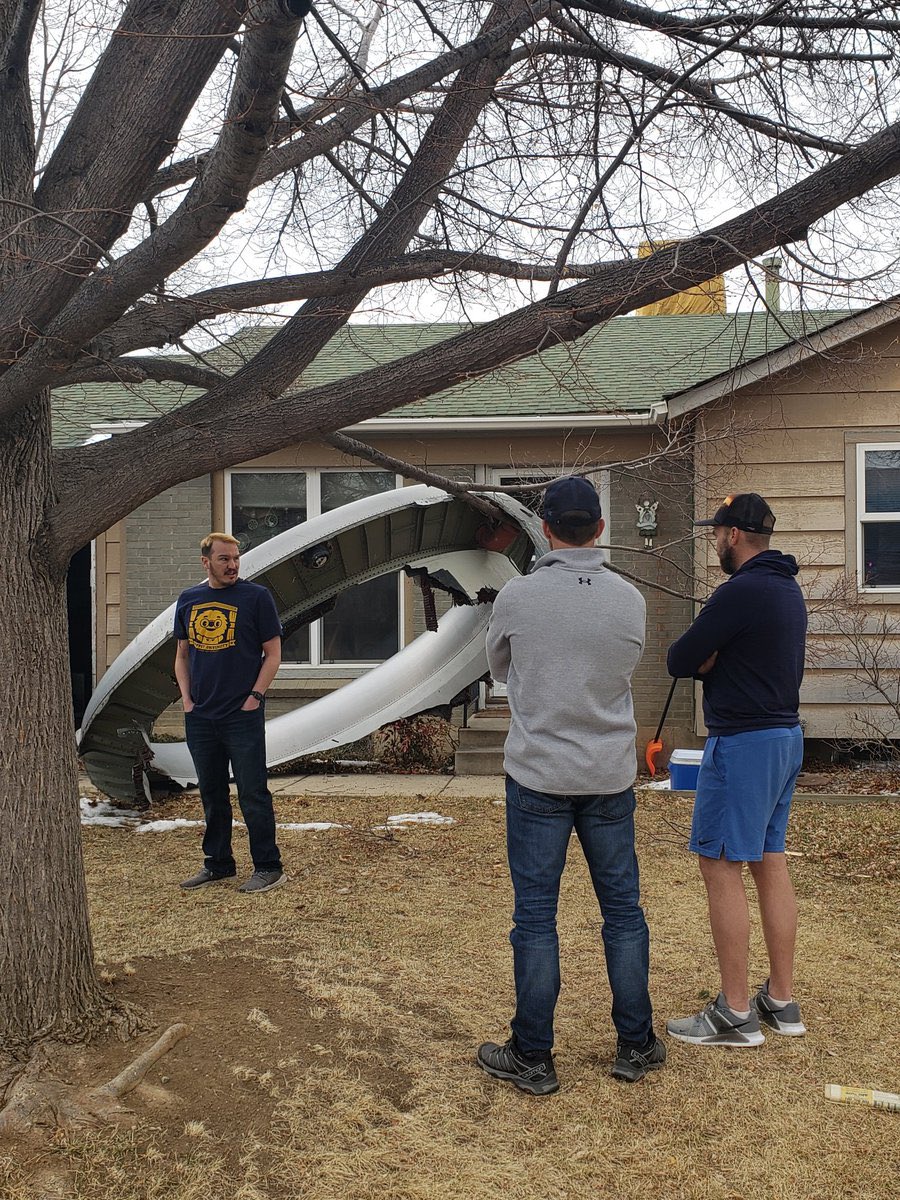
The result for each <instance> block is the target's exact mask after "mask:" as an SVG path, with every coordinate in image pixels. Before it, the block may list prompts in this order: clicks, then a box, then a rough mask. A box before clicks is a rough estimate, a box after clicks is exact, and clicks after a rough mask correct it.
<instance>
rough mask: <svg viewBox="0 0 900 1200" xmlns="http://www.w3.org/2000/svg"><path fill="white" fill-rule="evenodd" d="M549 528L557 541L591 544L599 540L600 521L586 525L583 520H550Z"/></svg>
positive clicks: (576, 544) (572, 544) (571, 543)
mask: <svg viewBox="0 0 900 1200" xmlns="http://www.w3.org/2000/svg"><path fill="white" fill-rule="evenodd" d="M547 528H548V529H549V530H550V532H551V533H552V534H553V536H554V537H555V538H556V539H557V541H560V542H566V543H567V544H568V545H569V546H589V545H590V544H591V543H592V542H595V541H596V540H597V534H598V533H599V531H600V522H599V521H591V522H590V524H588V525H585V524H583V523H582V522H579V523H578V524H575V523H570V522H568V521H548V522H547Z"/></svg>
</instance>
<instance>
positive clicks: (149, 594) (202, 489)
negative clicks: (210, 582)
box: [125, 475, 211, 640]
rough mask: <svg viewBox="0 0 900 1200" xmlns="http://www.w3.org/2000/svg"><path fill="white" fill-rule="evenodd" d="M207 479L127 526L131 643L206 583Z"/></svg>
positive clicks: (173, 492) (172, 491) (166, 497)
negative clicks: (175, 603)
mask: <svg viewBox="0 0 900 1200" xmlns="http://www.w3.org/2000/svg"><path fill="white" fill-rule="evenodd" d="M210 522H211V508H210V486H209V476H208V475H204V476H202V477H201V478H199V479H192V480H190V481H189V482H188V483H180V484H178V486H177V487H173V488H169V490H168V491H167V492H163V493H162V495H161V496H156V497H155V498H154V499H153V500H148V502H147V503H146V504H142V505H141V507H140V508H138V509H136V510H135V511H134V512H133V513H131V514H130V515H129V516H128V518H127V519H126V522H125V527H126V536H125V562H126V571H125V579H126V581H127V595H128V604H127V608H126V629H127V633H128V639H129V640H130V639H131V638H133V637H135V636H136V635H137V634H139V633H140V631H141V630H142V629H143V628H144V626H145V625H147V624H148V623H149V622H150V621H152V620H153V618H154V617H156V616H158V615H159V614H160V613H161V612H162V611H163V609H164V608H167V607H168V606H169V605H170V604H171V603H172V601H173V600H174V599H175V597H176V596H177V595H178V593H179V592H180V591H181V590H182V589H183V588H186V587H190V585H191V584H193V583H199V582H200V581H201V580H202V579H203V569H202V567H201V565H200V540H201V538H203V537H204V535H205V534H207V533H209V531H210Z"/></svg>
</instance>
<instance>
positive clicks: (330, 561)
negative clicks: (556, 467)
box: [79, 485, 546, 799]
mask: <svg viewBox="0 0 900 1200" xmlns="http://www.w3.org/2000/svg"><path fill="white" fill-rule="evenodd" d="M492 499H494V500H495V502H496V503H497V504H498V506H499V507H501V508H502V509H503V510H504V512H506V513H507V514H508V516H509V517H510V522H509V524H510V533H509V535H508V536H507V537H501V538H500V539H497V538H495V537H494V536H493V533H494V532H495V531H492V529H491V527H490V526H489V524H488V523H487V522H486V521H485V519H484V518H483V517H482V516H481V514H479V513H478V512H477V511H476V510H475V509H473V508H472V507H471V506H470V505H467V504H464V503H463V502H462V501H459V500H457V499H455V498H453V497H451V496H449V495H448V494H447V493H446V492H443V491H441V490H440V489H438V488H431V487H427V486H424V485H417V486H415V487H408V488H398V489H397V490H395V491H393V492H384V493H380V494H378V495H375V496H367V497H365V498H364V499H362V500H357V501H354V502H353V503H351V504H346V505H343V506H342V507H340V508H338V509H335V510H333V511H332V512H330V513H325V514H323V515H322V516H320V517H315V518H313V519H312V520H311V521H307V522H305V523H304V524H303V525H299V526H297V527H295V528H294V529H290V530H286V531H285V532H284V533H282V534H279V535H278V536H276V537H274V538H272V539H271V540H270V541H268V542H265V543H264V544H263V545H261V546H259V547H257V548H256V549H254V550H251V551H249V552H248V553H247V554H246V555H244V556H243V557H242V560H241V575H242V577H243V578H245V579H252V580H254V581H255V582H257V583H261V584H263V585H265V586H266V587H268V588H269V590H270V591H271V592H272V595H273V597H274V598H275V603H276V605H277V607H278V611H279V615H280V616H281V619H282V623H283V625H284V628H285V634H286V635H289V634H290V633H292V632H293V631H294V630H295V629H297V628H299V627H300V626H302V625H303V624H305V623H308V622H309V621H311V620H314V619H315V617H316V616H317V615H318V614H319V613H320V612H321V611H322V610H323V608H324V607H325V606H327V605H328V604H329V603H330V602H332V601H333V600H334V598H335V597H336V596H337V595H339V594H340V593H341V592H342V591H344V590H345V589H346V588H349V587H352V586H353V585H354V584H357V583H361V582H363V581H364V580H366V579H372V578H375V577H376V576H378V575H383V574H386V573H388V572H390V571H393V570H398V569H400V568H402V567H406V566H410V567H425V568H426V570H427V571H428V572H429V573H433V572H434V571H437V570H444V571H449V573H450V575H451V576H453V577H454V578H455V580H456V581H457V582H458V583H459V584H460V587H461V590H462V592H464V593H465V594H466V595H468V597H469V598H470V599H471V600H474V599H475V598H476V596H477V593H478V591H479V590H480V589H481V588H482V587H487V588H493V589H497V588H498V587H500V586H502V584H503V583H504V582H505V581H506V579H508V578H510V577H511V576H512V575H514V574H516V573H517V572H521V571H523V570H525V569H526V568H527V565H528V563H529V561H530V560H531V557H532V555H533V554H534V552H535V550H538V551H543V550H544V549H545V548H546V542H545V541H544V537H543V534H542V532H541V527H540V522H539V520H538V519H537V518H536V517H535V516H534V514H533V513H532V512H531V511H530V510H529V509H527V508H525V507H524V506H523V505H521V504H519V503H518V501H516V500H513V499H512V498H511V497H509V496H506V495H504V494H502V493H495V494H494V495H493V496H492ZM503 542H508V543H509V544H508V545H503ZM495 543H496V544H497V545H498V546H500V545H502V550H491V549H483V548H482V547H484V546H491V545H493V544H495ZM489 608H490V606H489V605H487V604H483V605H476V606H474V607H469V606H463V607H460V608H455V609H453V610H452V611H451V612H449V613H448V614H447V615H446V616H445V617H444V618H443V619H442V620H441V622H440V624H439V627H438V631H437V632H436V633H426V634H423V635H422V636H421V637H419V638H417V639H416V641H415V642H413V643H412V644H411V645H409V646H407V647H405V648H404V649H403V650H401V651H400V652H399V653H398V654H396V655H394V656H393V657H392V658H390V659H388V660H387V661H386V662H385V663H383V664H381V665H380V666H378V667H375V668H373V669H372V670H371V671H369V672H367V674H366V675H365V676H363V677H361V678H360V679H357V680H355V681H353V683H350V684H347V685H346V686H345V687H343V688H341V689H340V691H339V692H336V693H333V694H331V695H329V696H325V697H323V698H322V699H321V700H317V701H315V702H313V703H312V704H309V705H306V706H304V707H303V708H301V709H298V710H295V711H294V712H292V713H288V714H285V715H284V716H282V717H276V718H273V720H271V721H269V722H268V723H267V748H268V749H267V757H268V761H269V763H270V765H273V766H274V765H276V764H277V763H281V762H286V761H289V760H290V759H292V758H296V757H299V756H300V755H302V754H309V753H316V752H317V751H320V750H322V749H325V748H326V747H334V746H338V745H343V744H345V743H347V742H351V741H355V740H356V739H357V738H359V737H363V736H364V735H365V734H366V733H370V732H372V731H373V730H374V729H377V728H378V727H379V726H380V725H382V724H385V723H387V722H388V721H392V720H396V719H398V718H399V717H401V716H411V715H413V714H414V713H416V712H421V711H422V710H423V709H426V708H431V707H434V706H435V705H438V704H444V703H447V702H448V701H449V700H450V699H452V698H453V696H455V695H456V694H458V692H460V691H461V690H462V689H463V688H464V687H466V686H467V685H468V684H469V683H471V682H473V681H474V680H475V679H478V678H479V677H480V676H481V675H483V674H484V672H485V671H486V669H487V664H486V661H485V659H484V631H485V628H486V625H487V620H488V617H489ZM174 615H175V606H174V604H173V605H170V607H169V608H167V609H166V610H165V612H163V613H161V614H160V615H159V616H158V617H156V618H155V619H154V620H153V621H152V622H151V623H150V624H149V625H148V626H147V627H146V628H145V629H143V630H142V631H141V632H140V633H139V634H138V635H137V637H136V638H135V639H134V640H133V641H132V642H131V643H130V644H129V645H128V646H126V648H125V649H124V650H123V651H122V653H121V654H120V655H119V657H118V658H117V659H116V661H115V662H114V663H113V664H112V666H111V667H110V668H109V670H108V671H107V672H106V674H105V675H104V676H103V678H102V679H101V680H100V682H99V684H98V686H97V689H96V691H95V692H94V695H93V696H92V697H91V702H90V704H89V705H88V708H87V710H86V712H85V715H84V721H83V724H82V729H81V731H80V734H79V746H80V753H81V755H82V758H83V760H84V762H85V765H86V767H87V770H88V772H89V774H90V776H91V779H92V781H93V782H94V784H95V785H96V786H97V787H98V788H100V790H101V791H104V792H106V793H107V794H109V795H112V796H116V797H118V798H121V799H130V798H133V797H134V796H135V795H136V794H137V795H147V796H149V787H148V782H147V770H148V769H153V770H155V771H158V772H160V773H161V774H163V775H165V776H168V777H169V778H170V779H174V780H176V781H183V782H190V781H193V779H194V775H193V767H192V765H190V756H189V755H188V753H187V747H186V746H185V745H184V744H183V743H171V744H170V743H157V744H153V743H151V742H150V734H151V730H152V728H153V724H154V722H155V721H156V719H157V718H158V717H159V716H160V714H161V713H162V712H163V711H164V710H165V709H166V708H168V707H169V705H170V704H172V703H173V702H174V701H175V700H177V699H178V687H177V684H176V683H175V677H174V670H173V664H174V655H175V639H174V637H173V634H172V626H173V621H174ZM451 618H452V619H451ZM420 643H421V645H420ZM410 681H414V685H413V686H410ZM450 689H452V690H450Z"/></svg>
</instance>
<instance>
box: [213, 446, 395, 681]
mask: <svg viewBox="0 0 900 1200" xmlns="http://www.w3.org/2000/svg"><path fill="white" fill-rule="evenodd" d="M226 480H227V483H226V503H227V507H228V513H229V519H230V532H232V533H233V534H234V536H235V537H236V538H237V539H238V541H239V542H240V546H241V550H242V552H243V551H246V550H250V549H252V548H253V547H254V546H259V545H261V544H262V543H263V542H266V541H268V540H269V538H271V537H274V536H275V534H277V533H283V532H284V531H285V530H286V529H293V528H294V526H296V525H300V524H302V523H303V522H304V521H305V520H307V518H309V517H315V516H318V515H319V514H320V513H325V512H332V511H333V510H334V509H336V508H340V507H341V505H343V504H349V503H350V502H351V501H352V500H360V499H362V498H363V497H365V496H374V495H377V494H378V493H379V492H389V491H392V490H393V489H394V488H395V487H399V486H400V484H401V480H400V479H399V477H398V476H396V475H394V474H392V473H391V472H390V471H374V470H372V471H367V470H357V471H338V470H335V471H331V470H308V471H294V470H284V469H281V470H269V471H242V470H236V471H230V472H228V474H227V476H226ZM401 594H402V591H401V587H400V579H399V576H398V574H397V573H396V572H393V573H391V574H389V575H382V576H380V577H379V578H378V579H370V580H367V581H366V582H365V583H361V584H358V585H357V586H356V587H353V588H349V589H348V590H347V591H345V592H342V593H341V594H340V595H339V596H338V598H337V603H336V604H335V606H334V608H333V609H332V610H331V612H329V613H327V614H326V615H325V616H324V617H323V618H322V619H321V620H319V621H313V622H312V623H311V624H310V625H308V626H305V627H304V628H303V629H298V630H297V632H296V633H294V634H292V635H291V636H290V637H289V638H286V639H285V642H284V646H283V647H282V656H283V659H284V662H285V663H286V664H291V663H295V664H300V665H303V666H312V667H318V666H331V665H333V664H335V663H346V664H362V663H375V662H382V661H383V660H384V659H386V658H390V657H391V655H392V654H396V652H397V650H398V649H399V648H400V598H401Z"/></svg>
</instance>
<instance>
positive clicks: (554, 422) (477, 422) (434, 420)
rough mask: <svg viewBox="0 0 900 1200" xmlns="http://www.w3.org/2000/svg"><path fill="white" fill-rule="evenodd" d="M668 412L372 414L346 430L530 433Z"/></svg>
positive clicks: (659, 407) (637, 421) (629, 421)
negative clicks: (543, 414)
mask: <svg viewBox="0 0 900 1200" xmlns="http://www.w3.org/2000/svg"><path fill="white" fill-rule="evenodd" d="M665 416H666V405H665V404H663V403H653V404H651V405H650V406H649V407H648V408H646V409H642V410H640V411H636V412H632V413H577V414H575V413H569V414H566V413H560V414H553V415H551V416H519V417H465V416H457V417H370V418H369V419H368V420H366V421H361V422H359V424H357V425H348V426H346V428H345V430H344V432H345V433H364V432H367V431H368V432H372V431H375V430H378V431H379V432H382V433H416V432H418V433H461V432H470V433H511V432H521V433H528V432H532V431H534V430H544V429H547V430H552V429H614V428H618V427H622V426H626V427H627V426H631V425H657V424H659V422H660V421H662V420H664V419H665Z"/></svg>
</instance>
